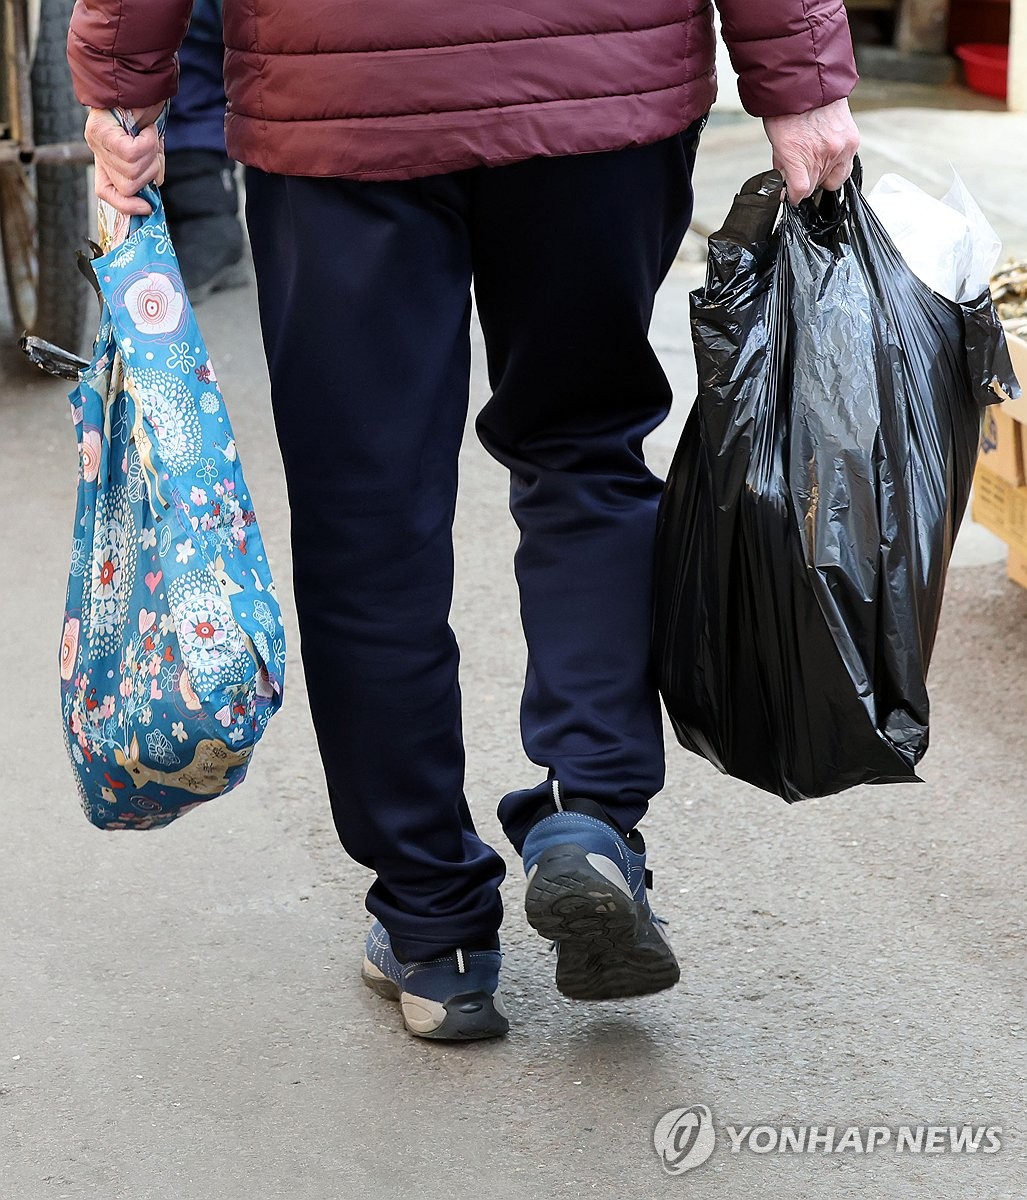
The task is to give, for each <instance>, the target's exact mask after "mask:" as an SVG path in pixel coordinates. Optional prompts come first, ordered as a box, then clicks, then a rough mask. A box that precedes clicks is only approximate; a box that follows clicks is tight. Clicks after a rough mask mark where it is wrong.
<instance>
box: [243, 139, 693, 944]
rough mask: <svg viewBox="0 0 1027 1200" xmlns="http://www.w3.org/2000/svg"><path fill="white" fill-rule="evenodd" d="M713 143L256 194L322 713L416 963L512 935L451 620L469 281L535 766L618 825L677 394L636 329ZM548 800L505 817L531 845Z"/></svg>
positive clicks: (364, 845)
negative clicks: (484, 367)
mask: <svg viewBox="0 0 1027 1200" xmlns="http://www.w3.org/2000/svg"><path fill="white" fill-rule="evenodd" d="M698 133H699V127H698V125H696V126H694V127H693V128H692V129H691V130H688V131H686V132H685V133H684V134H682V135H680V136H678V137H674V138H671V139H669V140H666V141H663V142H659V143H656V144H654V145H650V146H645V147H635V148H630V149H626V150H621V151H615V152H611V153H605V154H590V155H579V156H572V157H565V158H536V159H531V160H528V161H526V162H521V163H517V164H513V165H509V166H502V167H496V168H484V167H481V168H474V169H472V170H468V171H461V172H457V173H453V174H449V175H440V176H432V177H430V178H423V179H415V180H407V181H403V182H397V183H358V182H354V181H349V180H343V179H331V178H327V179H323V178H305V177H304V178H299V177H291V176H278V175H269V174H265V173H263V172H261V171H259V170H256V169H252V168H251V169H249V170H248V172H247V180H246V189H247V220H248V224H249V229H250V238H251V242H252V245H253V257H254V263H255V266H256V272H257V285H258V295H259V304H260V317H261V324H262V328H263V336H264V344H265V349H266V352H267V359H268V364H269V369H270V374H271V387H272V401H273V405H274V413H275V421H276V425H277V430H278V436H279V440H280V443H281V449H282V455H283V459H284V462H285V470H286V476H287V481H288V488H289V498H290V505H291V509H292V546H293V559H294V578H295V589H296V604H297V608H298V612H299V619H300V631H301V636H302V651H303V663H304V670H305V673H306V679H307V687H308V690H309V697H310V706H311V712H312V715H313V720H314V726H315V729H316V733H317V737H318V743H319V747H320V752H321V756H322V759H323V762H324V767H325V772H326V775H327V780H328V790H329V795H330V798H331V804H332V811H333V815H334V818H335V823H336V827H337V829H338V831H339V836H340V838H341V840H342V843H343V845H344V846H345V848H346V850H347V851H348V852H349V853H350V854H351V855H352V856H353V857H354V858H355V859H357V861H359V862H361V863H363V864H364V865H366V866H368V867H370V868H372V869H373V870H374V871H375V872H376V874H377V880H376V882H375V883H374V885H373V886H372V888H371V890H370V893H369V895H368V898H367V905H368V908H369V909H370V911H371V912H372V913H374V914H375V915H376V916H377V917H379V918H380V920H381V921H382V923H383V924H384V925H385V927H386V929H387V930H388V931H389V933H390V934H391V936H392V939H393V944H394V946H395V948H396V951H397V953H398V954H400V955H401V957H407V958H425V957H431V956H434V955H437V954H440V953H443V952H445V951H446V950H447V949H451V948H453V947H455V946H457V945H460V946H469V945H475V944H480V943H483V942H488V941H489V939H490V938H491V937H492V936H493V935H494V933H495V931H496V930H497V929H498V927H499V923H500V920H501V916H502V909H501V904H500V900H499V896H498V892H497V886H498V884H499V882H500V881H501V879H502V877H503V873H504V867H503V862H502V860H501V859H500V857H499V856H498V855H497V854H496V853H495V851H494V850H492V849H491V848H490V847H489V846H487V845H486V844H485V843H483V842H482V841H481V840H480V839H479V837H478V836H477V834H476V833H475V830H474V826H473V823H472V821H471V817H470V813H469V811H468V807H467V802H466V800H465V798H464V790H463V774H464V751H463V744H462V739H461V719H460V693H459V690H458V684H457V662H458V649H457V645H456V641H455V638H454V636H453V632H452V630H451V628H450V626H449V611H450V602H451V598H452V586H453V549H452V537H451V529H452V522H453V514H454V508H455V502H456V490H457V454H458V451H459V448H460V441H461V436H462V434H463V430H464V424H465V418H466V413H467V404H468V377H469V363H470V348H469V321H470V314H471V299H470V286H471V281H472V278H473V281H474V289H475V296H476V299H477V304H478V311H479V315H480V318H481V324H482V328H483V330H484V334H485V341H486V345H487V350H488V368H489V378H490V382H491V385H492V389H493V394H492V398H491V399H490V400H489V402H488V403H487V404H486V405H485V407H484V409H483V410H482V411H481V413H480V415H479V416H478V422H477V430H478V434H479V436H480V438H481V440H482V442H483V443H484V445H485V446H486V447H487V448H488V450H489V451H490V452H491V453H492V454H493V455H494V456H495V457H496V458H497V459H499V460H500V461H501V462H502V463H504V464H505V465H506V466H507V467H508V468H509V470H510V478H511V492H510V496H511V509H512V512H513V515H514V517H515V519H516V521H517V523H518V526H519V528H520V533H521V540H520V546H519V549H518V551H517V556H516V561H515V567H516V574H517V581H518V585H519V588H520V597H521V612H522V619H523V626H524V635H525V639H526V642H527V649H528V671H527V680H526V685H525V690H524V697H523V704H522V712H521V723H522V732H523V741H524V747H525V750H526V752H527V755H528V757H529V758H530V759H531V760H532V761H533V762H535V763H536V764H538V765H539V766H540V767H542V768H543V769H544V770H545V771H546V772H547V775H548V777H549V778H556V779H558V780H559V781H560V784H561V787H562V790H563V793H564V795H566V796H575V795H579V796H588V797H590V798H592V799H594V800H596V801H598V802H599V803H601V804H602V805H603V807H604V808H605V809H606V811H607V812H608V813H609V815H610V816H611V818H612V819H613V820H614V821H615V822H616V823H617V824H618V825H619V826H620V827H621V828H622V829H623V830H624V831H625V832H626V831H628V830H630V829H631V828H632V827H633V826H634V824H635V822H636V821H637V820H638V819H639V817H640V816H641V815H642V814H643V812H644V811H645V808H646V805H647V802H648V800H649V799H650V797H651V796H653V795H654V794H655V793H656V792H657V791H659V789H660V788H661V787H662V785H663V772H664V762H663V744H662V732H661V721H660V710H659V702H658V698H657V693H656V689H655V686H654V683H653V679H652V675H651V671H650V663H649V621H650V589H651V573H652V564H651V560H652V551H653V536H654V527H655V520H656V510H657V504H658V499H659V493H660V484H659V482H658V480H657V479H655V478H654V477H653V475H652V474H651V473H650V472H649V470H648V469H647V467H646V465H645V463H644V461H643V458H642V450H641V444H642V439H643V437H644V436H645V435H646V434H647V433H648V432H649V431H650V430H652V429H653V428H654V427H655V426H656V425H657V424H658V423H659V422H660V421H661V420H662V419H663V417H664V416H665V415H666V413H667V410H668V406H669V404H670V388H669V385H668V383H667V380H666V378H665V376H664V374H663V371H662V370H661V368H660V365H659V363H658V361H657V359H656V355H655V353H654V352H653V349H652V347H651V346H650V344H649V341H648V336H647V331H648V326H649V321H650V318H651V314H652V307H653V298H654V296H655V293H656V289H657V287H658V286H659V284H660V281H661V280H662V279H663V277H664V275H665V274H666V272H667V270H668V269H669V267H670V265H671V263H672V261H673V259H674V255H675V253H676V252H677V249H678V246H679V244H680V242H681V239H682V237H683V236H684V233H685V230H686V228H687V226H688V222H689V219H690V216H691V209H692V192H691V171H692V166H693V162H694V157H695V150H696V145H697V141H698ZM543 790H544V787H541V786H540V788H536V789H533V790H530V791H524V792H514V793H511V794H510V795H508V796H506V797H505V798H504V799H503V801H502V803H501V805H500V817H501V819H502V822H503V826H504V828H505V830H506V832H507V834H508V835H509V836H510V838H511V840H512V842H513V843H514V845H515V846H516V847H518V848H519V847H520V843H521V841H522V840H523V837H524V835H525V833H526V831H527V828H528V826H529V824H530V821H531V817H532V815H533V814H534V813H535V812H536V810H537V808H538V806H539V803H540V794H541V792H542V791H543Z"/></svg>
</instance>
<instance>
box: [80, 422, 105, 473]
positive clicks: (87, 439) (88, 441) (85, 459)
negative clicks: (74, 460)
mask: <svg viewBox="0 0 1027 1200" xmlns="http://www.w3.org/2000/svg"><path fill="white" fill-rule="evenodd" d="M100 445H101V439H100V431H99V429H93V428H89V429H83V430H82V441H81V442H80V443H79V453H80V455H81V457H82V478H83V479H84V480H85V481H86V483H94V482H95V481H96V477H97V475H98V474H99V473H100Z"/></svg>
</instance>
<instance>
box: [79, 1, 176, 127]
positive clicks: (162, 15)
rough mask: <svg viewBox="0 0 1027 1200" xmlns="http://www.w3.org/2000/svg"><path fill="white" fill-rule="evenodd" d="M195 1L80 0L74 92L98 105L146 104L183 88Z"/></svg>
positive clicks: (94, 105)
mask: <svg viewBox="0 0 1027 1200" xmlns="http://www.w3.org/2000/svg"><path fill="white" fill-rule="evenodd" d="M192 7H193V3H192V0H76V4H75V11H74V12H73V13H72V15H71V27H70V28H69V30H68V64H69V66H70V67H71V77H72V81H73V82H74V85H75V95H76V96H77V97H78V98H79V100H80V101H81V102H82V103H83V104H88V105H92V106H93V107H94V108H112V107H114V106H119V107H122V108H133V107H136V108H142V107H144V106H146V105H150V104H157V103H159V102H160V101H161V100H167V99H168V97H169V96H173V95H174V94H175V92H177V91H178V59H177V57H176V56H177V54H178V48H179V46H180V45H181V44H182V40H183V38H184V37H185V32H186V29H188V27H189V17H190V15H191V13H192Z"/></svg>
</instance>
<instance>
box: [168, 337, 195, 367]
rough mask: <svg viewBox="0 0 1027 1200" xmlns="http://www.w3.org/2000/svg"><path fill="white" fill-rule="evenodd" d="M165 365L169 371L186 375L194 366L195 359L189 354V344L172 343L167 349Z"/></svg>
mask: <svg viewBox="0 0 1027 1200" xmlns="http://www.w3.org/2000/svg"><path fill="white" fill-rule="evenodd" d="M167 364H168V369H169V370H171V371H181V372H182V374H183V375H188V374H189V372H190V371H191V370H192V369H193V367H195V366H196V359H195V358H193V356H192V355H191V354H190V353H189V343H188V342H181V343H177V342H172V343H171V345H170V346H169V347H168V358H167Z"/></svg>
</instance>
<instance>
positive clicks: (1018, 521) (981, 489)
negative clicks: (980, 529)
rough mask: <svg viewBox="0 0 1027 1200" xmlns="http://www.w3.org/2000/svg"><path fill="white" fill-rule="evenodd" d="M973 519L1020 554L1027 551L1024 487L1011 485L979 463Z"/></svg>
mask: <svg viewBox="0 0 1027 1200" xmlns="http://www.w3.org/2000/svg"><path fill="white" fill-rule="evenodd" d="M973 518H974V520H975V521H977V522H978V523H979V524H981V525H983V526H984V527H985V529H990V530H991V532H992V533H994V534H997V535H998V536H999V537H1000V538H1001V539H1002V540H1003V541H1004V542H1005V543H1006V544H1007V545H1008V546H1009V548H1010V550H1015V551H1016V552H1017V553H1019V554H1027V487H1014V486H1013V484H1011V483H1009V482H1008V481H1007V480H1005V479H1003V478H1002V477H1001V475H996V474H995V473H994V471H989V470H988V468H987V467H986V466H984V465H983V464H978V467H977V473H976V474H975V475H974V499H973Z"/></svg>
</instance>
